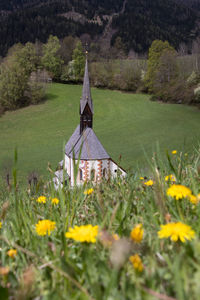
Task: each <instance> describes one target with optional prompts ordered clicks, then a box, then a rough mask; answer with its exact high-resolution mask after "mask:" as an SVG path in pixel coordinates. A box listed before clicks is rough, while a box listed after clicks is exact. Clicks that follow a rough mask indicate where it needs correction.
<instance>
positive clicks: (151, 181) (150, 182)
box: [144, 180, 154, 186]
mask: <svg viewBox="0 0 200 300" xmlns="http://www.w3.org/2000/svg"><path fill="white" fill-rule="evenodd" d="M144 184H145V185H147V186H151V185H153V184H154V182H153V180H149V181H147V182H145V183H144Z"/></svg>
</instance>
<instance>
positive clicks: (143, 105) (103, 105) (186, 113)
mask: <svg viewBox="0 0 200 300" xmlns="http://www.w3.org/2000/svg"><path fill="white" fill-rule="evenodd" d="M81 92H82V86H81V85H77V86H76V85H64V84H55V83H53V84H51V85H50V86H49V90H48V95H47V96H48V100H47V101H46V102H45V103H42V104H39V105H33V106H29V107H26V108H23V109H19V110H17V111H12V112H7V113H6V114H5V115H3V116H2V117H1V118H0V141H3V143H1V148H0V174H2V172H3V175H5V172H6V170H7V169H9V168H11V166H12V162H13V157H14V149H15V147H17V149H18V168H19V174H20V175H21V176H20V177H23V178H25V180H26V178H27V175H28V174H30V173H31V172H33V171H36V172H37V173H39V174H41V175H45V176H46V175H47V173H48V172H47V164H48V162H50V163H51V165H52V168H55V167H56V166H57V164H58V162H59V161H61V160H62V158H63V153H62V150H63V146H64V144H65V143H66V142H67V140H68V139H69V137H70V136H71V135H72V133H73V131H74V130H75V128H76V126H77V125H78V123H79V121H80V118H79V99H80V96H81ZM92 97H93V103H94V123H93V125H94V131H95V133H96V135H97V136H98V138H99V140H100V141H101V143H102V145H103V146H104V147H105V149H106V151H107V152H108V153H109V155H110V156H111V157H112V158H113V159H114V160H116V161H117V162H118V161H119V156H120V155H121V157H122V159H121V161H120V164H121V166H122V167H124V168H125V169H127V170H128V169H131V170H132V169H135V168H136V166H137V165H138V164H139V165H140V166H142V168H143V169H147V167H148V163H147V161H146V157H145V154H146V155H147V156H150V157H151V155H152V152H153V150H155V147H156V143H157V142H159V144H160V148H161V152H162V154H164V153H165V151H166V149H168V150H169V151H171V150H173V149H176V150H181V151H182V150H185V151H188V150H190V149H192V148H193V145H194V144H197V143H198V141H199V140H200V132H199V125H200V111H199V110H198V109H197V108H195V107H189V106H184V105H175V104H163V103H158V102H151V101H149V100H148V98H149V97H148V96H147V95H141V94H140V95H139V94H131V93H122V92H119V91H110V90H105V89H104V90H101V89H94V88H92ZM184 147H185V148H184Z"/></svg>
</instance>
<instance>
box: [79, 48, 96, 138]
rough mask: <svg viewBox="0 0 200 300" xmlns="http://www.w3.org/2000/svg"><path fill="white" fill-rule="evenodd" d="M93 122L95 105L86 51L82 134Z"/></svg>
mask: <svg viewBox="0 0 200 300" xmlns="http://www.w3.org/2000/svg"><path fill="white" fill-rule="evenodd" d="M92 121H93V103H92V97H91V92H90V81H89V73H88V59H87V51H86V62H85V73H84V80H83V91H82V97H81V100H80V134H82V132H83V130H84V129H85V128H87V127H89V128H92Z"/></svg>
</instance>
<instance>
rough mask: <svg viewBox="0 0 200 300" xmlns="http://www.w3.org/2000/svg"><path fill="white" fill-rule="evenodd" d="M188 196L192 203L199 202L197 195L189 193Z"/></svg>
mask: <svg viewBox="0 0 200 300" xmlns="http://www.w3.org/2000/svg"><path fill="white" fill-rule="evenodd" d="M188 198H189V200H190V202H191V203H192V204H198V203H199V200H198V196H194V195H189V196H188Z"/></svg>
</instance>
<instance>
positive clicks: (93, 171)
mask: <svg viewBox="0 0 200 300" xmlns="http://www.w3.org/2000/svg"><path fill="white" fill-rule="evenodd" d="M90 180H91V181H95V170H94V169H92V170H91V172H90Z"/></svg>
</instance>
